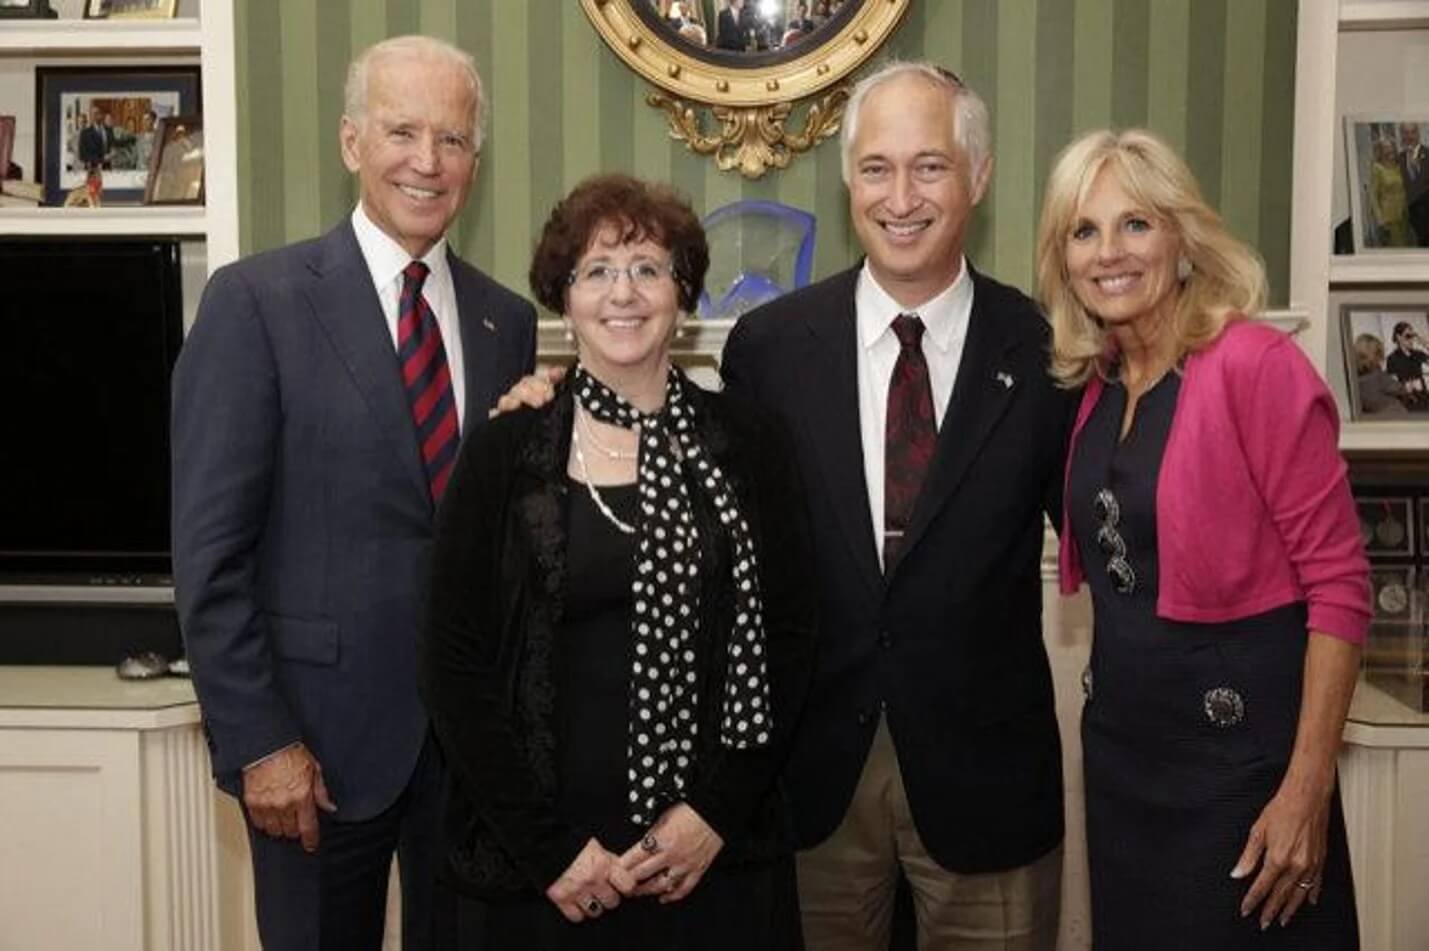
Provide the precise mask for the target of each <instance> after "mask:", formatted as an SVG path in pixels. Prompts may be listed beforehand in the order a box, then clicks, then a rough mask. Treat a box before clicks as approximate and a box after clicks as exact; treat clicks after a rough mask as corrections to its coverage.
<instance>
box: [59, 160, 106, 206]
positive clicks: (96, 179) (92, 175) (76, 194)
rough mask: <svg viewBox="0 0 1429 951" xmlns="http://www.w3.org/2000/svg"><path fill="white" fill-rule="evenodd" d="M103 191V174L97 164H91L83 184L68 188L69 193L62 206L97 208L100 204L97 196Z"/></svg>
mask: <svg viewBox="0 0 1429 951" xmlns="http://www.w3.org/2000/svg"><path fill="white" fill-rule="evenodd" d="M103 191H104V174H103V173H102V172H100V170H99V166H98V165H91V166H90V167H89V175H88V177H86V178H85V180H84V184H83V185H80V186H79V187H78V188H72V189H70V192H69V194H68V195H66V196H65V203H64V206H65V207H66V208H98V207H99V206H100V204H101V202H100V200H99V196H100V194H101V193H102V192H103Z"/></svg>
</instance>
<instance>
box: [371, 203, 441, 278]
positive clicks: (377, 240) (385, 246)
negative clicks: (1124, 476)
mask: <svg viewBox="0 0 1429 951" xmlns="http://www.w3.org/2000/svg"><path fill="white" fill-rule="evenodd" d="M352 231H353V233H354V234H355V235H356V236H357V246H358V247H359V248H361V249H362V257H363V259H364V260H365V261H366V262H367V270H368V271H369V272H370V273H371V275H372V283H373V284H374V285H375V286H376V287H377V291H378V293H381V292H382V291H383V289H385V288H387V287H388V286H390V285H391V284H392V283H393V282H395V281H397V280H398V279H399V278H400V277H401V276H402V271H403V269H405V268H406V267H407V265H408V264H410V263H411V261H412V256H411V255H410V254H408V253H407V252H406V250H405V249H404V248H403V247H402V246H401V245H400V244H398V243H397V242H396V241H394V240H392V236H391V235H389V234H388V233H387V232H385V231H383V230H382V229H381V228H379V227H377V225H376V223H375V222H373V220H372V219H371V218H369V217H368V216H367V210H366V209H364V208H363V207H362V202H361V201H359V202H358V203H357V207H356V208H355V209H353V212H352ZM420 260H421V261H422V263H423V264H425V265H427V267H428V269H429V271H430V273H429V275H428V279H429V280H430V278H431V277H434V276H438V275H440V274H445V273H446V271H447V239H446V236H445V235H443V236H442V238H441V239H440V240H439V241H437V243H436V244H434V245H432V246H431V248H430V249H429V250H428V251H427V253H426V254H424V255H422V257H421V258H420Z"/></svg>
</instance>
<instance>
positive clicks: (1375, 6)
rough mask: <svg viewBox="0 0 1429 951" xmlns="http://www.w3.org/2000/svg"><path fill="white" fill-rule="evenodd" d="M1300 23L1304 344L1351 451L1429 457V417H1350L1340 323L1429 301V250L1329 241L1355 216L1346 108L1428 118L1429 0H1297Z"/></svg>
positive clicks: (1298, 212) (1294, 305) (1293, 268)
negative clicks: (1353, 246)
mask: <svg viewBox="0 0 1429 951" xmlns="http://www.w3.org/2000/svg"><path fill="white" fill-rule="evenodd" d="M1298 30H1299V32H1298V36H1297V68H1296V76H1295V86H1296V91H1295V145H1294V154H1295V167H1294V183H1293V188H1292V213H1291V215H1292V217H1291V244H1290V309H1291V310H1293V311H1297V312H1302V313H1304V314H1305V315H1306V318H1307V321H1308V326H1307V328H1306V330H1305V332H1304V333H1302V334H1301V335H1300V337H1299V339H1300V342H1301V346H1302V347H1304V349H1305V351H1306V352H1307V353H1308V354H1309V355H1310V358H1311V359H1312V360H1313V361H1314V362H1315V365H1316V366H1317V367H1319V368H1320V370H1321V372H1322V373H1323V374H1324V375H1325V378H1326V379H1327V380H1328V381H1330V384H1331V388H1332V389H1334V390H1335V392H1336V395H1337V398H1338V399H1339V401H1340V410H1341V414H1342V416H1343V418H1344V420H1345V422H1344V424H1343V426H1342V432H1341V440H1340V445H1341V447H1342V448H1343V449H1345V450H1346V451H1353V452H1355V453H1359V454H1367V453H1375V454H1397V455H1401V456H1402V455H1408V456H1410V457H1411V458H1412V457H1414V456H1416V455H1418V456H1423V458H1424V461H1425V462H1429V419H1423V420H1422V421H1415V422H1381V421H1378V420H1376V421H1372V422H1371V421H1364V422H1361V421H1351V413H1350V406H1349V401H1348V396H1347V381H1346V369H1345V360H1344V355H1343V347H1342V344H1341V340H1340V333H1341V331H1340V325H1339V322H1340V306H1339V305H1340V304H1342V303H1347V302H1356V303H1359V302H1362V301H1363V300H1366V299H1370V300H1376V301H1382V302H1386V303H1389V302H1392V301H1393V300H1395V299H1401V300H1403V301H1405V302H1414V301H1416V300H1420V299H1429V252H1419V253H1416V252H1397V251H1371V252H1367V253H1360V254H1354V255H1340V254H1334V253H1333V248H1332V234H1333V231H1334V228H1335V226H1336V224H1338V223H1339V222H1341V221H1343V220H1345V218H1347V217H1348V216H1349V189H1348V185H1347V184H1346V180H1347V173H1346V164H1345V163H1346V158H1345V154H1344V151H1345V145H1344V116H1345V115H1349V114H1359V115H1366V114H1384V115H1393V114H1401V115H1429V0H1300V5H1299V26H1298ZM1421 72H1422V73H1423V75H1420V74H1421Z"/></svg>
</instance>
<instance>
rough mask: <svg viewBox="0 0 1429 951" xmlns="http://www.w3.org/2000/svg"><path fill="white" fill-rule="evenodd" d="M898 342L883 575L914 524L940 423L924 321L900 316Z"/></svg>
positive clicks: (886, 460) (887, 446) (887, 435)
mask: <svg viewBox="0 0 1429 951" xmlns="http://www.w3.org/2000/svg"><path fill="white" fill-rule="evenodd" d="M893 333H894V335H895V336H897V337H898V344H899V348H900V349H899V351H898V359H897V361H896V362H894V364H893V379H892V380H890V381H889V383H888V419H887V426H886V428H885V431H884V452H883V529H884V530H883V573H884V574H885V575H888V574H892V573H893V567H894V565H896V564H897V562H898V557H899V556H900V555H901V554H902V551H903V539H904V535H905V533H906V532H907V531H908V525H909V523H910V522H912V520H913V506H914V505H915V504H916V503H917V501H918V493H919V491H920V490H921V489H922V488H923V477H924V476H925V475H927V474H928V466H929V464H930V463H931V462H932V461H933V450H934V449H935V448H936V447H937V445H938V424H937V422H936V420H935V419H934V416H933V386H932V384H931V383H930V382H929V381H928V361H927V360H926V359H924V357H923V347H922V346H921V344H922V340H923V321H921V320H919V319H918V315H917V314H899V315H898V316H897V317H895V318H894V320H893Z"/></svg>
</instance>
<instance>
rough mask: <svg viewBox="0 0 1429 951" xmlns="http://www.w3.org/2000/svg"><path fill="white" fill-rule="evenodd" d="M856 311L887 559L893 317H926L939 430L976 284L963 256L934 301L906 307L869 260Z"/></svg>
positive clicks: (873, 513) (866, 423)
mask: <svg viewBox="0 0 1429 951" xmlns="http://www.w3.org/2000/svg"><path fill="white" fill-rule="evenodd" d="M854 306H855V309H856V311H857V314H858V416H859V432H860V435H861V438H862V440H863V477H864V481H865V482H866V483H867V485H868V514H869V516H870V517H871V518H872V519H873V538H874V541H875V543H876V546H875V547H877V549H878V560H879V563H880V564H882V562H883V452H884V447H885V442H884V430H885V428H886V426H887V419H888V386H889V383H890V382H891V381H892V380H893V364H894V363H895V362H897V360H898V351H899V349H900V347H899V344H898V337H897V336H895V335H894V333H893V319H894V318H895V317H897V316H898V315H899V314H917V315H918V317H919V319H921V320H922V321H923V327H924V330H923V340H922V346H923V358H924V359H925V360H927V361H928V381H929V383H930V384H931V385H932V388H933V416H934V419H935V420H936V422H937V425H938V428H939V430H940V431H941V429H942V425H943V414H944V413H945V412H946V411H947V408H948V399H949V398H950V397H951V396H952V395H953V383H954V382H955V381H956V380H957V378H958V366H959V365H960V364H961V363H962V359H963V344H964V343H965V342H966V341H967V337H968V321H969V319H970V318H971V316H972V309H973V282H972V279H971V278H970V277H968V266H967V260H966V259H963V261H962V262H961V264H960V267H959V269H958V276H957V279H956V280H954V281H953V283H952V284H950V285H949V286H948V287H946V288H944V289H943V290H942V291H940V292H939V293H938V295H937V296H935V297H934V298H933V299H932V300H929V301H926V302H925V303H923V304H921V305H919V306H917V307H903V306H901V305H900V304H899V303H898V302H897V301H895V300H894V299H893V298H892V297H891V296H889V294H888V292H887V291H885V290H884V289H883V288H882V287H880V286H879V284H878V280H877V279H876V278H874V276H873V272H872V271H870V270H869V268H868V263H867V262H864V265H863V270H862V271H861V272H860V273H859V275H858V289H857V291H855V294H854Z"/></svg>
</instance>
